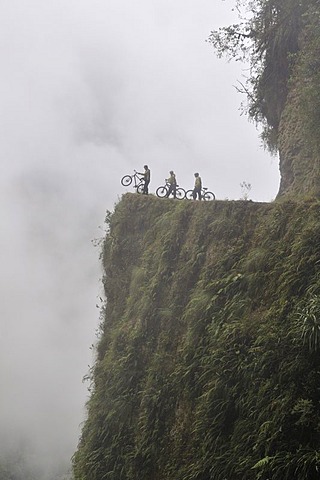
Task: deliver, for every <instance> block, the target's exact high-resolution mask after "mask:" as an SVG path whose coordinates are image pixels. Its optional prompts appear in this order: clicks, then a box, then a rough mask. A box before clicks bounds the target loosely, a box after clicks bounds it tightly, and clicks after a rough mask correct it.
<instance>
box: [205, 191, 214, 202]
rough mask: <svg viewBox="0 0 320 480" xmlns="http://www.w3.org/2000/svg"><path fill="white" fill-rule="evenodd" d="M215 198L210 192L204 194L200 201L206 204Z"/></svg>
mask: <svg viewBox="0 0 320 480" xmlns="http://www.w3.org/2000/svg"><path fill="white" fill-rule="evenodd" d="M215 198H216V196H215V194H214V193H212V192H205V193H204V194H203V195H202V200H204V201H206V202H208V201H209V202H210V201H211V200H214V199H215Z"/></svg>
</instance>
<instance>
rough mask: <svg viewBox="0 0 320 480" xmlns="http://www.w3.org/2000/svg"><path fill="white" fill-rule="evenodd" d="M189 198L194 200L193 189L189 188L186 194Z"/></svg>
mask: <svg viewBox="0 0 320 480" xmlns="http://www.w3.org/2000/svg"><path fill="white" fill-rule="evenodd" d="M185 198H186V199H187V200H193V190H187V191H186V194H185Z"/></svg>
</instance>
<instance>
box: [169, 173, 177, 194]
mask: <svg viewBox="0 0 320 480" xmlns="http://www.w3.org/2000/svg"><path fill="white" fill-rule="evenodd" d="M169 173H170V177H169V178H167V179H166V182H167V183H168V184H169V189H168V192H167V195H166V197H169V195H170V193H172V194H173V198H176V192H177V179H176V175H175V173H174V171H173V170H170V172H169Z"/></svg>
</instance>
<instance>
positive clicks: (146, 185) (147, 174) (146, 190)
mask: <svg viewBox="0 0 320 480" xmlns="http://www.w3.org/2000/svg"><path fill="white" fill-rule="evenodd" d="M143 168H144V172H143V173H140V172H137V173H138V174H139V175H142V176H143V181H144V185H143V191H142V195H148V193H149V183H150V176H151V173H150V169H149V167H148V165H144V166H143Z"/></svg>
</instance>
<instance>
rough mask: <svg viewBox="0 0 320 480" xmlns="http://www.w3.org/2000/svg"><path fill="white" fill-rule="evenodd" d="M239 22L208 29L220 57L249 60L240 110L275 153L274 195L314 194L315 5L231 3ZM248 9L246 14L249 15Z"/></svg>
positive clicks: (317, 105)
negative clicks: (277, 169) (276, 191)
mask: <svg viewBox="0 0 320 480" xmlns="http://www.w3.org/2000/svg"><path fill="white" fill-rule="evenodd" d="M236 4H237V10H238V12H239V20H240V23H239V24H236V25H229V26H227V27H222V28H220V29H219V30H217V31H213V32H211V35H210V37H209V39H208V40H209V42H210V43H211V44H212V45H213V46H214V48H215V50H216V52H217V54H218V56H222V55H227V56H228V57H229V58H230V59H234V58H235V59H236V60H243V59H246V60H247V61H248V62H249V65H250V69H249V75H248V77H246V76H244V78H245V79H246V80H245V84H243V83H242V82H239V85H240V87H239V89H240V91H241V92H242V93H245V94H246V96H247V100H248V102H247V106H246V109H245V110H246V113H248V115H249V117H251V119H253V120H254V121H256V122H257V123H259V124H260V125H261V126H262V128H263V133H262V138H263V139H264V141H265V144H266V145H267V146H268V147H269V149H270V150H271V151H273V152H277V153H279V159H280V162H279V167H280V175H281V182H280V189H279V194H278V196H279V197H282V196H286V197H291V198H298V197H299V198H305V197H306V196H307V197H319V195H320V168H319V167H320V140H319V128H320V113H319V112H320V61H319V58H320V2H319V0H259V1H258V2H253V1H251V0H237V2H236ZM248 12H249V14H248Z"/></svg>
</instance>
